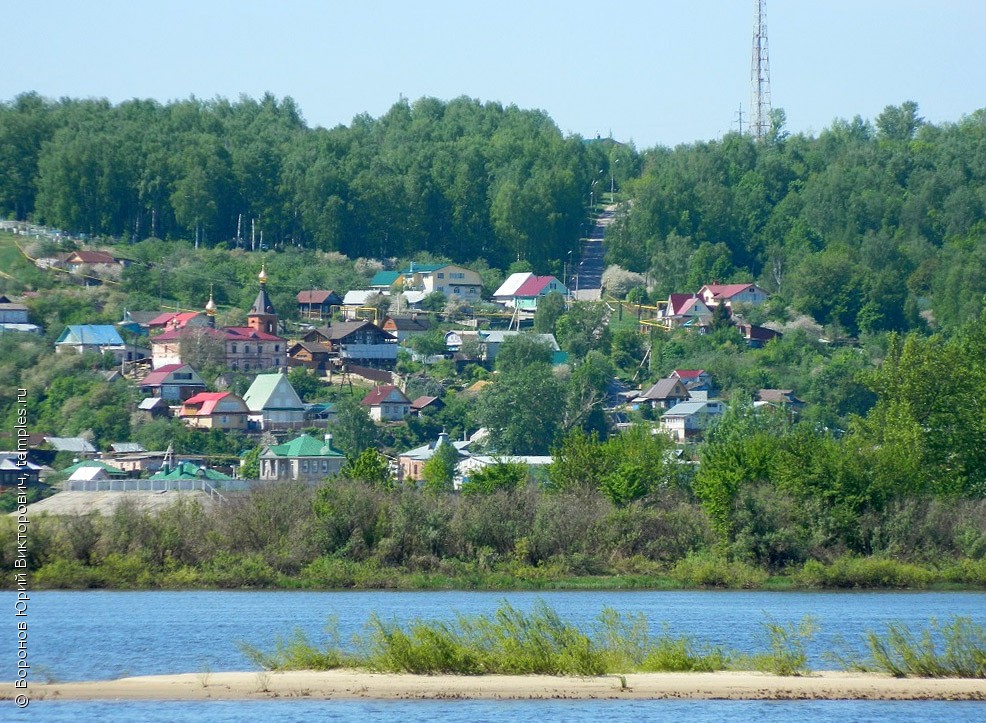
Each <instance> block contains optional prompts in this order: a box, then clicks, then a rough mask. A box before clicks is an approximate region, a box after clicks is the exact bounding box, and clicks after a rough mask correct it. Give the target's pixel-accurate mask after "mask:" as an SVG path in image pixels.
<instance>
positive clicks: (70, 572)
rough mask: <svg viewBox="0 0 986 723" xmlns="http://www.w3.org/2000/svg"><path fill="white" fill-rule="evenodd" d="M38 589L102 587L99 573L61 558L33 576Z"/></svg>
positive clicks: (44, 566)
mask: <svg viewBox="0 0 986 723" xmlns="http://www.w3.org/2000/svg"><path fill="white" fill-rule="evenodd" d="M32 582H33V583H34V585H35V586H36V587H50V588H67V589H73V590H75V589H82V588H89V587H102V582H103V581H102V579H101V578H100V576H99V574H98V572H97V571H96V570H95V569H94V568H91V567H87V566H86V565H83V564H82V563H81V562H79V561H78V560H66V559H65V558H60V559H58V560H53V561H51V562H49V563H47V564H46V565H43V566H42V567H41V568H40V569H39V570H38V571H37V572H35V573H34V575H33V576H32Z"/></svg>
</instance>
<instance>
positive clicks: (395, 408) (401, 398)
mask: <svg viewBox="0 0 986 723" xmlns="http://www.w3.org/2000/svg"><path fill="white" fill-rule="evenodd" d="M361 403H362V404H363V406H364V407H368V408H369V412H370V419H373V420H374V421H376V422H399V421H400V420H402V419H404V417H406V416H407V415H408V414H410V413H411V400H410V399H408V398H407V396H406V395H405V394H404V392H402V391H401V390H400V389H398V388H397V387H395V386H394V385H393V384H384V385H383V386H379V387H374V389H373V391H372V392H370V393H369V394H367V395H366V396H365V397H363V401H362V402H361Z"/></svg>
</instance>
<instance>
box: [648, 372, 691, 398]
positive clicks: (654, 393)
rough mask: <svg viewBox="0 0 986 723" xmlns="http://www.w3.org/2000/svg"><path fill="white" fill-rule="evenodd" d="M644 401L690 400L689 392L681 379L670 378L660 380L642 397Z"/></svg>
mask: <svg viewBox="0 0 986 723" xmlns="http://www.w3.org/2000/svg"><path fill="white" fill-rule="evenodd" d="M640 396H641V397H643V398H644V399H673V398H680V399H688V390H687V389H685V385H684V384H682V383H681V380H680V379H676V378H675V377H669V378H667V379H658V380H657V382H655V383H654V384H653V385H652V386H651V387H650V389H648V390H647V391H646V392H644V393H643V394H641V395H640Z"/></svg>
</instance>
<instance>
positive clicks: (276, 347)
mask: <svg viewBox="0 0 986 723" xmlns="http://www.w3.org/2000/svg"><path fill="white" fill-rule="evenodd" d="M274 351H275V352H278V351H281V345H280V344H275V345H274Z"/></svg>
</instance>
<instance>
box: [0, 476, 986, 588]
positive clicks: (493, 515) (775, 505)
mask: <svg viewBox="0 0 986 723" xmlns="http://www.w3.org/2000/svg"><path fill="white" fill-rule="evenodd" d="M754 499H755V500H757V505H758V506H759V510H760V514H759V515H758V516H757V518H756V519H757V521H756V523H753V522H744V524H743V526H742V527H741V528H740V529H741V534H739V535H738V536H737V537H736V538H735V540H734V541H733V542H732V543H731V544H729V545H725V544H724V542H723V541H722V539H721V538H720V537H719V536H717V534H716V532H715V530H714V529H713V527H712V525H711V523H710V520H709V518H708V517H707V515H706V514H705V513H704V511H703V508H702V506H701V504H700V503H699V502H698V501H697V500H695V499H694V498H693V497H692V496H691V495H690V493H689V492H688V491H687V490H685V489H663V490H657V491H655V492H653V493H651V494H649V495H648V496H647V497H646V498H644V499H640V500H637V501H634V502H632V503H629V504H626V505H623V506H619V507H617V506H615V505H613V504H612V503H611V502H610V501H609V500H607V499H606V498H605V497H604V496H603V495H602V494H601V493H599V492H593V491H586V490H573V491H551V490H544V489H539V488H537V487H534V486H525V487H521V488H518V489H507V490H498V491H495V492H493V493H490V494H470V495H462V494H456V493H445V492H440V493H436V492H433V491H428V490H423V489H416V488H413V487H402V488H397V489H385V488H381V487H379V486H374V485H370V484H367V483H363V482H359V481H348V480H335V481H332V482H329V483H327V484H326V485H325V486H324V487H322V488H321V489H320V490H317V491H316V490H312V489H309V488H307V487H305V486H303V485H292V484H278V485H271V486H267V487H261V488H257V489H255V490H253V491H252V492H250V493H243V494H240V495H233V496H232V497H231V498H230V500H229V501H228V502H227V503H226V504H223V505H221V506H216V507H208V508H206V507H203V506H202V505H201V504H200V503H198V502H196V501H191V500H183V501H179V502H178V503H176V504H175V505H173V506H172V507H170V508H166V509H164V510H163V511H160V512H156V513H152V512H149V511H146V510H143V509H141V508H139V507H138V506H136V505H134V504H131V503H128V502H123V503H121V504H120V505H119V506H118V507H117V508H116V510H115V511H114V512H113V513H112V514H111V515H109V516H106V517H102V516H99V515H97V514H90V515H84V516H74V517H50V516H46V515H35V516H32V518H31V535H30V538H29V541H28V563H27V564H28V569H29V570H31V571H32V575H33V583H32V584H33V585H35V586H36V587H63V588H87V587H112V588H123V589H126V588H155V587H159V588H193V587H210V588H241V587H249V588H273V587H282V588H310V589H341V588H362V589H368V588H375V589H504V590H505V589H560V588H569V589H594V588H703V587H705V588H762V589H790V588H793V587H798V588H808V589H811V588H839V589H851V588H894V589H927V588H941V587H977V588H983V587H986V562H984V560H983V559H982V557H981V556H979V555H977V554H976V550H975V547H973V548H969V547H968V546H969V545H970V544H972V545H975V544H980V543H975V542H974V540H976V539H978V536H981V535H983V534H984V532H983V530H982V527H983V525H984V522H983V521H984V519H986V509H984V508H983V504H984V503H982V502H979V503H970V502H968V501H967V500H964V499H960V498H958V499H951V500H949V499H936V498H926V499H914V500H910V501H908V502H904V503H900V504H895V505H891V506H890V507H889V508H888V510H887V513H886V516H883V515H876V514H872V513H871V514H869V515H866V516H863V517H861V518H860V519H859V524H858V526H857V529H854V530H853V534H852V536H851V538H849V539H839V538H831V537H829V536H827V535H825V534H822V533H823V532H827V530H826V529H825V528H822V529H819V528H818V525H825V524H827V523H826V521H825V520H815V519H814V518H813V517H812V515H811V511H810V510H804V516H803V518H800V522H799V524H798V525H793V524H790V521H791V519H790V516H791V514H792V511H793V510H798V509H802V506H800V505H798V504H797V503H796V500H795V499H793V498H792V497H790V496H788V495H786V494H783V493H780V492H777V491H774V492H772V493H770V494H768V490H767V489H766V488H759V489H758V490H757V492H756V494H755V496H754ZM781 512H783V513H784V514H783V515H782V514H780V513H781ZM905 520H906V524H905V523H904V522H902V521H905ZM0 524H2V525H3V526H4V528H5V529H6V531H5V532H4V540H5V545H4V547H3V558H2V564H3V566H4V568H6V569H13V568H12V565H13V562H14V559H15V555H16V549H15V545H16V540H15V538H16V536H15V535H14V534H13V530H12V525H13V520H12V519H11V518H4V519H3V520H2V523H0ZM8 528H9V529H8ZM8 533H9V534H8ZM917 540H920V541H921V544H916V541H917ZM857 541H858V542H864V543H865V545H866V547H865V550H856V549H853V548H852V547H850V545H849V544H848V543H849V542H854V543H855V542H857ZM781 543H783V544H784V549H786V550H788V551H789V552H791V553H792V554H789V555H786V556H784V557H778V556H776V555H772V554H770V551H771V550H772V549H774V548H775V546H777V545H779V544H781ZM795 552H796V554H794V553H795Z"/></svg>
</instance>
